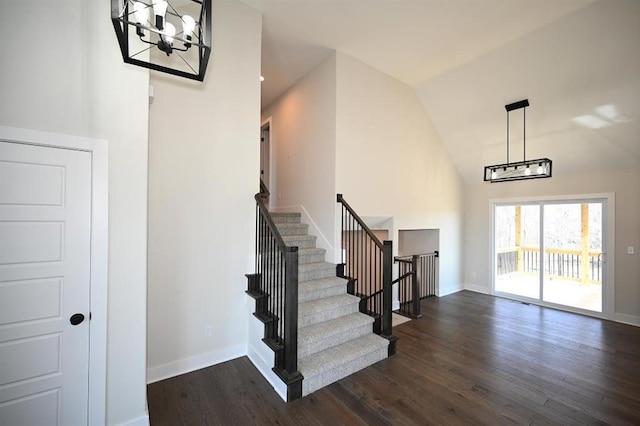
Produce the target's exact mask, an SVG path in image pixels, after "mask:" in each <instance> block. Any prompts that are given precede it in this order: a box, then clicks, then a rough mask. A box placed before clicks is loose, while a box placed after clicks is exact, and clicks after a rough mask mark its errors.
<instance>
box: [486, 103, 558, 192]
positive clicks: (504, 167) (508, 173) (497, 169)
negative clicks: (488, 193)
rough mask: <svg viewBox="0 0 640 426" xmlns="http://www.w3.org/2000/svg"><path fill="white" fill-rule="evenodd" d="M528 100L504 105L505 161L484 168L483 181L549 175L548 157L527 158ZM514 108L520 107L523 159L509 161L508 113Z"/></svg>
mask: <svg viewBox="0 0 640 426" xmlns="http://www.w3.org/2000/svg"><path fill="white" fill-rule="evenodd" d="M528 106H529V100H528V99H524V100H521V101H518V102H514V103H512V104H508V105H505V106H504V108H505V109H506V110H507V162H506V163H504V164H494V165H493V166H486V167H485V168H484V181H485V182H491V183H494V182H507V181H512V180H523V179H540V178H549V177H551V165H552V162H551V160H549V159H548V158H537V159H535V160H527V114H526V108H527V107H528ZM516 109H522V115H523V136H522V138H523V139H522V143H523V146H524V148H523V153H524V155H523V161H517V162H513V163H512V162H509V113H510V112H511V111H513V110H516Z"/></svg>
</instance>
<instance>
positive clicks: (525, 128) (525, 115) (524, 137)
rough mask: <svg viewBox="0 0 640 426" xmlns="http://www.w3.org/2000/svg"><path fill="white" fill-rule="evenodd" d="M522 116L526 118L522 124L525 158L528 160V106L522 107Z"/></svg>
mask: <svg viewBox="0 0 640 426" xmlns="http://www.w3.org/2000/svg"><path fill="white" fill-rule="evenodd" d="M522 117H523V118H524V122H523V124H522V144H523V149H522V153H523V159H524V161H527V108H526V107H524V108H522Z"/></svg>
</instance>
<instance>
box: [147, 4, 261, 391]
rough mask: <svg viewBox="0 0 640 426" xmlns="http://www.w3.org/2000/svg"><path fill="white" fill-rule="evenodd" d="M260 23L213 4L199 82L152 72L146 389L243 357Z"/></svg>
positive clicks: (234, 7) (245, 11)
mask: <svg viewBox="0 0 640 426" xmlns="http://www.w3.org/2000/svg"><path fill="white" fill-rule="evenodd" d="M261 25H262V24H261V15H260V13H258V12H257V11H255V10H253V9H250V8H249V7H247V6H245V5H243V4H241V3H239V2H236V1H233V0H218V1H215V2H214V6H213V35H212V37H213V49H212V54H211V59H210V61H209V68H208V71H207V76H206V78H205V81H204V83H198V82H191V81H187V80H181V79H176V78H173V77H171V76H164V75H160V74H156V73H152V76H151V83H152V85H153V86H154V90H155V98H154V101H153V104H152V105H151V108H150V133H149V288H148V291H149V303H148V309H149V316H148V320H149V340H148V344H149V346H148V352H149V353H148V367H149V380H150V381H155V380H159V379H161V378H165V377H169V376H174V375H176V374H180V373H184V372H186V371H191V370H194V369H197V368H202V367H205V366H208V365H211V364H214V363H217V362H221V361H224V360H227V359H230V358H235V357H238V356H241V355H244V354H246V342H247V328H248V320H249V317H250V312H252V309H253V306H249V305H250V303H249V301H248V298H247V297H246V295H245V293H244V291H245V290H246V286H247V280H246V278H245V275H244V274H247V273H251V272H253V268H254V266H253V261H252V256H253V251H254V232H255V231H254V227H255V202H254V200H253V196H254V194H255V193H256V192H258V189H259V186H258V182H259V180H258V179H259V152H260V151H259V144H260V142H259V127H260V81H259V76H260V48H261ZM250 308H251V309H250ZM205 327H210V328H211V336H210V337H207V336H205V335H204V330H205Z"/></svg>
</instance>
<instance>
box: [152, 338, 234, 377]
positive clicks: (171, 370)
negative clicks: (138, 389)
mask: <svg viewBox="0 0 640 426" xmlns="http://www.w3.org/2000/svg"><path fill="white" fill-rule="evenodd" d="M246 354H247V347H246V345H244V344H243V345H235V346H231V347H228V348H224V349H219V350H216V351H213V352H207V353H204V354H201V355H196V356H192V357H189V358H183V359H180V360H178V361H174V362H169V363H167V364H162V365H158V366H155V367H150V368H147V384H149V383H155V382H159V381H160V380H164V379H168V378H170V377H175V376H179V375H181V374H185V373H190V372H192V371H196V370H200V369H202V368H206V367H211V366H212V365H216V364H220V363H221V362H225V361H229V360H231V359H235V358H240V357H241V356H244V355H246Z"/></svg>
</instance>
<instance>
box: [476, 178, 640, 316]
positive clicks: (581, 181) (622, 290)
mask: <svg viewBox="0 0 640 426" xmlns="http://www.w3.org/2000/svg"><path fill="white" fill-rule="evenodd" d="M638 188H640V169H625V170H611V171H597V172H590V173H585V174H571V175H557V176H553V177H552V178H550V179H536V180H531V181H518V182H503V183H496V184H489V183H486V184H485V183H479V184H476V185H467V186H466V187H465V226H464V229H465V254H464V259H465V264H464V278H465V279H464V282H465V286H467V287H468V288H470V289H473V290H476V291H481V292H486V293H489V292H490V291H491V262H490V254H489V253H490V250H491V206H490V200H492V199H518V198H525V197H544V196H554V197H555V196H574V195H586V194H603V193H614V194H615V204H616V205H615V235H614V241H615V248H614V250H615V266H614V271H615V314H616V315H622V316H623V318H625V317H626V318H627V320H628V321H629V322H634V321H635V322H636V324H637V325H640V262H639V261H638V256H640V254H639V252H638V247H639V246H640V219H639V216H638V212H639V211H640V190H639V189H638ZM628 246H634V247H635V248H636V253H635V254H634V255H628V254H627V247H628ZM634 319H635V320H634Z"/></svg>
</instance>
